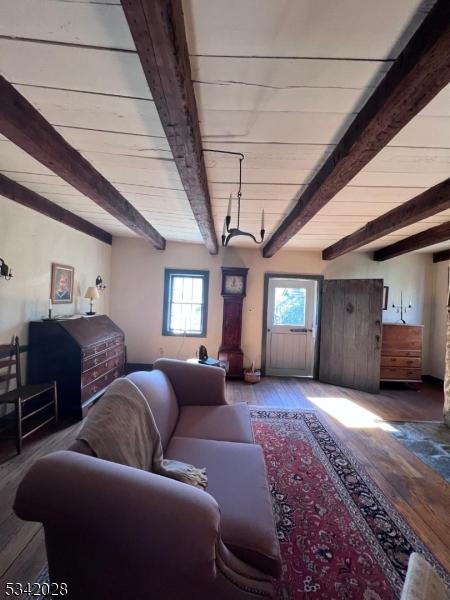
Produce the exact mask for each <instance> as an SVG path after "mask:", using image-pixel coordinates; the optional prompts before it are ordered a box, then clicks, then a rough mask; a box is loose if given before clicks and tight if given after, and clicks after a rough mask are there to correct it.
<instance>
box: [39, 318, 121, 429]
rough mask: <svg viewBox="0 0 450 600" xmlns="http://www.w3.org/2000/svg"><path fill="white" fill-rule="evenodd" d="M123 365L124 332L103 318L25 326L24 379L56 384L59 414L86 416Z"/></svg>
mask: <svg viewBox="0 0 450 600" xmlns="http://www.w3.org/2000/svg"><path fill="white" fill-rule="evenodd" d="M124 367H125V339H124V334H123V331H122V330H121V329H119V327H118V326H117V325H116V324H115V323H114V322H113V321H111V319H110V318H109V317H107V316H106V315H99V316H94V317H80V318H76V319H67V320H53V321H32V322H31V323H30V326H29V351H28V362H27V381H28V383H41V382H45V381H52V380H56V382H57V384H58V404H59V410H60V413H61V414H62V415H63V416H74V417H76V418H78V419H81V418H82V417H83V416H85V415H86V413H87V410H88V408H89V406H90V405H91V404H92V402H94V401H95V400H96V399H97V398H98V397H99V396H100V395H101V394H102V393H103V392H104V390H105V388H106V387H107V386H108V385H109V384H110V383H111V382H112V381H114V379H116V378H117V377H120V376H121V375H123V373H124Z"/></svg>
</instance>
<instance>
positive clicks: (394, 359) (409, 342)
mask: <svg viewBox="0 0 450 600" xmlns="http://www.w3.org/2000/svg"><path fill="white" fill-rule="evenodd" d="M422 338H423V325H403V324H395V325H394V324H390V323H385V324H383V341H382V344H381V377H380V379H381V381H399V382H400V381H402V382H405V383H421V381H422Z"/></svg>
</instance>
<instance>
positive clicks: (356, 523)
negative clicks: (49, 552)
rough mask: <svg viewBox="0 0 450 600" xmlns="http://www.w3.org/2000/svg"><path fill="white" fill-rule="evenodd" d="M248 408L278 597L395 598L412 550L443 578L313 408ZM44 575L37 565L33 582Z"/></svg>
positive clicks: (294, 599)
mask: <svg viewBox="0 0 450 600" xmlns="http://www.w3.org/2000/svg"><path fill="white" fill-rule="evenodd" d="M251 413H252V424H253V430H254V434H255V439H256V442H257V443H259V444H261V446H262V447H263V450H264V454H265V458H266V464H267V470H268V476H269V483H270V489H271V494H272V499H273V504H274V512H275V518H276V523H277V531H278V538H279V540H280V546H281V553H282V559H283V572H282V578H281V580H280V581H279V582H277V584H276V598H277V599H278V600H297V599H300V598H301V599H307V600H319V599H320V600H332V599H333V600H391V599H395V598H399V596H400V592H401V589H402V586H403V581H404V578H405V574H406V570H407V566H408V559H409V555H410V554H411V552H414V551H415V552H419V553H420V554H422V555H423V556H424V557H425V558H426V559H427V560H428V561H429V562H430V563H431V564H432V565H433V566H434V568H435V569H436V570H437V572H438V573H439V575H440V576H441V577H442V578H443V579H444V580H445V581H446V582H447V585H449V584H450V577H449V575H448V573H446V572H445V571H444V569H443V568H442V566H441V565H440V564H439V563H438V561H437V560H436V559H435V558H434V557H433V555H432V554H431V553H430V551H429V550H428V549H427V548H426V546H425V545H424V544H423V543H422V542H421V541H420V540H419V539H418V538H417V536H416V535H415V533H414V532H413V531H412V530H411V528H410V527H409V526H408V525H407V524H406V523H405V521H404V520H403V519H402V518H401V517H400V515H399V514H398V513H397V511H396V510H395V509H394V507H393V506H392V505H391V504H390V502H389V501H388V500H387V498H386V497H385V496H384V495H383V494H382V492H381V491H380V489H379V488H378V487H377V486H376V484H375V483H374V482H373V481H372V480H371V479H370V477H369V476H368V475H367V474H366V472H365V470H364V468H363V467H362V466H361V465H360V464H358V462H357V461H356V459H355V458H354V457H353V456H352V454H351V453H350V452H349V451H348V449H346V448H345V447H343V446H342V445H340V444H339V443H338V442H337V441H336V440H335V439H334V437H333V435H332V434H331V433H330V431H328V430H327V428H326V426H325V424H324V422H323V421H322V420H321V418H320V417H319V416H318V414H317V413H316V412H315V411H306V412H303V411H298V410H297V411H292V410H283V409H274V410H268V409H266V410H262V409H258V408H256V407H252V408H251ZM47 580H48V572H47V569H44V570H43V571H42V572H41V574H40V576H39V581H41V582H43V581H47ZM36 597H37V596H33V597H31V596H30V597H29V598H30V600H31V598H34V599H36ZM38 598H39V596H38ZM40 598H44V596H40ZM86 600H93V599H88V598H86ZM155 600H156V599H155ZM157 600H160V599H157ZM161 600H162V599H161ZM430 600H431V599H430Z"/></svg>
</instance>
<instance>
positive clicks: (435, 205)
mask: <svg viewBox="0 0 450 600" xmlns="http://www.w3.org/2000/svg"><path fill="white" fill-rule="evenodd" d="M449 208H450V178H449V179H445V181H442V182H441V183H438V184H437V185H435V186H434V187H432V188H430V189H428V190H425V191H424V192H422V193H421V194H419V195H418V196H415V197H414V198H411V200H408V201H407V202H404V203H403V204H400V206H396V207H395V208H393V209H392V210H390V211H389V212H387V213H385V214H384V215H380V216H379V217H377V218H376V219H374V220H373V221H369V223H366V224H365V225H364V227H361V228H360V229H358V230H357V231H354V232H353V233H351V234H350V235H347V236H346V237H344V238H342V239H341V240H339V241H338V242H336V243H335V244H333V245H332V246H329V247H328V248H325V250H324V251H323V252H322V258H323V260H333V259H334V258H337V257H338V256H341V255H342V254H347V252H352V251H353V250H357V249H358V248H360V247H361V246H365V245H366V244H369V243H370V242H373V241H374V240H377V239H378V238H380V237H383V236H384V235H388V234H389V233H392V232H393V231H397V230H398V229H402V228H403V227H407V226H408V225H412V224H413V223H417V221H422V219H427V218H428V217H432V216H433V215H435V214H437V213H439V212H442V211H443V210H447V209H449Z"/></svg>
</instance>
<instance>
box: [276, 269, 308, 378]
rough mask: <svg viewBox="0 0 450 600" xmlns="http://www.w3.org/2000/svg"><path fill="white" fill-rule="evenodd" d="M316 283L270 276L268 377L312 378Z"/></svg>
mask: <svg viewBox="0 0 450 600" xmlns="http://www.w3.org/2000/svg"><path fill="white" fill-rule="evenodd" d="M316 304H317V282H316V281H315V280H312V279H281V278H278V277H271V278H270V279H269V290H268V299H267V315H266V326H267V335H266V374H267V375H281V376H283V375H288V376H303V377H312V375H313V372H314V354H315V341H316V330H317V323H316V322H317V315H316Z"/></svg>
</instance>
